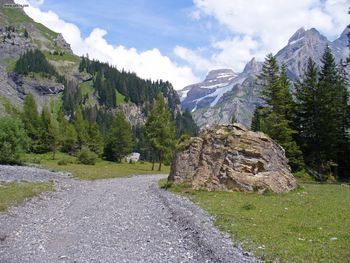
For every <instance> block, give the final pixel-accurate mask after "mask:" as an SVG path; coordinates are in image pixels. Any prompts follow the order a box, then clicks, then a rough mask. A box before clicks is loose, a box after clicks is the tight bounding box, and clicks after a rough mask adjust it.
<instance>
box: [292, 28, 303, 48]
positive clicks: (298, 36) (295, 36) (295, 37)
mask: <svg viewBox="0 0 350 263" xmlns="http://www.w3.org/2000/svg"><path fill="white" fill-rule="evenodd" d="M305 33H306V30H305V28H304V27H301V28H299V29H298V30H297V31H296V32H295V33H294V34H293V36H292V37H291V38H290V39H289V41H288V43H289V44H290V43H291V42H293V41H297V40H299V39H301V38H303V37H304V36H305Z"/></svg>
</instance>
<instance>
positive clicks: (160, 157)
mask: <svg viewBox="0 0 350 263" xmlns="http://www.w3.org/2000/svg"><path fill="white" fill-rule="evenodd" d="M162 162H163V152H160V153H159V167H158V171H161V170H162Z"/></svg>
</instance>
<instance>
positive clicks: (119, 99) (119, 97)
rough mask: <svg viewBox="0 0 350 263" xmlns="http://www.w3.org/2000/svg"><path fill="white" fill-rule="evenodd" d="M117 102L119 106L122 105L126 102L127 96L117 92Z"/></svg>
mask: <svg viewBox="0 0 350 263" xmlns="http://www.w3.org/2000/svg"><path fill="white" fill-rule="evenodd" d="M116 100H117V105H121V104H123V103H124V102H125V96H124V95H123V94H121V93H119V92H118V91H116Z"/></svg>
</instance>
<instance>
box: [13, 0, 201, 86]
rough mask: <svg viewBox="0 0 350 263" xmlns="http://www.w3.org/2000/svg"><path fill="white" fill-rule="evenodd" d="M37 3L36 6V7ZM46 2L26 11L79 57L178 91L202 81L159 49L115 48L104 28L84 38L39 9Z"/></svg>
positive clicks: (38, 0)
mask: <svg viewBox="0 0 350 263" xmlns="http://www.w3.org/2000/svg"><path fill="white" fill-rule="evenodd" d="M33 2H35V3H36V5H35V6H34V4H33ZM43 2H44V1H43V0H31V1H30V2H29V4H30V6H29V7H26V8H25V9H24V11H25V12H26V13H27V14H28V15H29V16H30V17H31V18H33V19H34V20H35V21H36V22H39V23H42V24H44V25H45V26H47V27H48V28H50V29H51V30H53V31H55V32H59V33H61V34H62V35H63V37H64V38H65V40H66V41H67V42H68V43H69V44H70V45H71V47H72V50H73V52H74V53H75V54H77V55H85V54H89V57H90V58H94V59H98V60H100V61H104V62H109V63H110V64H113V65H116V66H117V67H118V68H119V69H121V68H124V69H125V70H128V71H132V72H136V73H137V74H138V75H139V76H140V77H142V78H145V79H152V80H158V79H163V80H168V81H170V82H171V83H172V84H173V85H174V88H175V89H182V88H183V87H185V86H187V85H189V84H192V83H194V82H197V81H198V78H197V77H196V76H195V75H194V74H193V72H192V69H191V68H190V67H188V66H179V65H177V64H176V63H174V62H173V61H171V60H170V58H169V57H167V56H164V55H162V54H161V52H160V51H159V50H158V49H156V48H154V49H152V50H147V51H144V52H139V51H137V50H136V49H135V48H127V47H124V46H122V45H117V46H113V45H111V44H110V43H108V42H107V40H106V39H105V36H106V34H107V31H105V30H103V29H100V28H95V29H93V30H92V32H91V33H90V35H89V36H88V37H86V38H83V37H82V36H81V32H80V29H79V28H78V27H77V26H76V25H75V24H72V23H67V22H65V21H64V20H62V19H60V18H59V16H58V15H57V14H56V13H54V12H52V11H48V12H44V11H41V10H40V8H39V6H40V4H42V3H43ZM16 3H20V4H28V1H27V0H16Z"/></svg>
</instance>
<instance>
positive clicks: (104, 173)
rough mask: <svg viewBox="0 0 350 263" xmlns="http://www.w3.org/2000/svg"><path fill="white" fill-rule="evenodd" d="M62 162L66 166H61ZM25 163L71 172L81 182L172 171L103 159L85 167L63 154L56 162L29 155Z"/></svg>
mask: <svg viewBox="0 0 350 263" xmlns="http://www.w3.org/2000/svg"><path fill="white" fill-rule="evenodd" d="M62 161H63V163H64V165H61V164H62ZM25 162H26V163H36V164H38V165H40V166H42V167H43V168H46V169H49V170H53V171H64V172H69V173H72V174H73V175H74V176H75V177H76V178H79V179H81V180H98V179H108V178H118V177H126V176H132V175H143V174H168V173H169V170H170V167H169V166H163V167H162V170H161V171H160V172H159V171H158V164H156V165H155V170H154V171H152V169H151V168H152V164H151V163H148V162H137V163H124V162H123V163H114V162H108V161H104V160H101V159H99V160H97V162H96V164H95V165H84V164H78V163H77V162H76V158H75V157H74V156H70V155H67V154H63V153H57V154H56V157H55V160H53V159H52V154H28V155H26V156H25Z"/></svg>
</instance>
